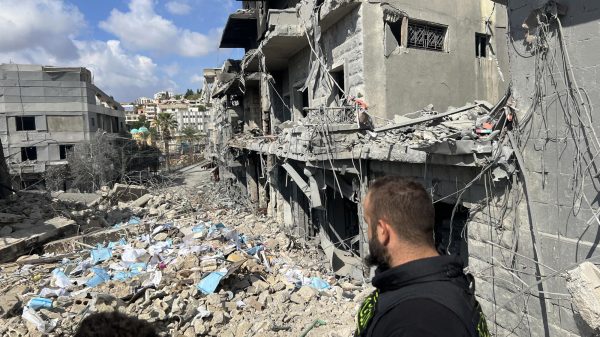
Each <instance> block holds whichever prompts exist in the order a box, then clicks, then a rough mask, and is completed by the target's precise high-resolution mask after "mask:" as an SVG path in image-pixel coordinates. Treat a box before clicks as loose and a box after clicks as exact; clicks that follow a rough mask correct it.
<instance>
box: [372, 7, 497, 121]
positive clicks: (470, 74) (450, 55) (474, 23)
mask: <svg viewBox="0 0 600 337" xmlns="http://www.w3.org/2000/svg"><path fill="white" fill-rule="evenodd" d="M388 2H389V4H390V6H393V7H395V8H397V9H399V10H401V11H404V12H405V13H406V15H407V16H408V21H409V22H411V20H415V21H422V22H430V23H433V24H438V25H443V26H446V27H447V33H446V39H445V49H444V51H431V50H424V49H416V48H407V47H404V46H401V47H398V48H397V49H396V50H395V51H394V52H392V53H391V55H389V56H387V57H386V56H385V48H384V45H385V36H384V31H385V26H384V20H383V9H382V6H380V4H377V3H375V4H371V3H365V4H364V5H363V7H364V23H363V24H364V27H366V30H365V34H364V50H365V57H364V64H365V78H366V87H367V95H366V98H367V102H370V103H371V105H370V112H371V113H374V114H375V115H378V116H380V117H384V118H390V119H391V118H393V116H394V114H406V113H410V112H413V111H416V110H419V109H421V108H423V107H425V106H427V105H428V104H433V105H434V108H435V109H437V110H439V111H445V110H446V109H447V108H448V106H462V105H464V104H465V102H468V101H473V100H476V99H483V100H488V101H490V102H495V101H497V100H498V98H499V97H501V95H502V94H504V92H505V88H506V86H507V84H508V79H505V82H502V80H501V75H500V73H499V71H498V69H499V68H500V69H503V70H502V73H504V72H505V71H506V66H507V64H506V60H507V59H506V48H505V42H504V36H505V31H506V28H505V27H506V23H505V22H506V19H505V14H504V13H503V6H501V5H496V7H495V8H494V5H493V3H492V2H490V1H488V0H480V1H466V0H462V1H439V0H438V1H425V2H423V1H419V2H415V1H400V0H394V1H388ZM488 18H490V21H491V25H490V27H491V30H490V29H487V28H486V25H485V23H484V22H485V21H486V20H487V19H488ZM475 33H488V34H490V35H492V36H491V39H490V41H491V46H492V48H493V50H494V52H495V54H492V55H488V57H487V58H477V57H476V55H475Z"/></svg>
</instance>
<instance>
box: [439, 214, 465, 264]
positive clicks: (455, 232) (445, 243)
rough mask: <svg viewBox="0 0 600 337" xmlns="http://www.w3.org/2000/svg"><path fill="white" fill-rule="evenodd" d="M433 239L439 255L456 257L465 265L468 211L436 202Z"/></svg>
mask: <svg viewBox="0 0 600 337" xmlns="http://www.w3.org/2000/svg"><path fill="white" fill-rule="evenodd" d="M434 206H435V226H434V238H435V246H436V248H437V250H438V252H440V253H441V254H451V255H457V256H459V257H460V258H461V259H463V262H464V263H465V265H467V262H468V257H469V252H468V246H467V233H466V227H465V225H466V224H467V220H468V219H469V209H468V208H466V207H463V206H462V205H460V204H458V205H455V204H450V203H445V202H436V203H435V204H434Z"/></svg>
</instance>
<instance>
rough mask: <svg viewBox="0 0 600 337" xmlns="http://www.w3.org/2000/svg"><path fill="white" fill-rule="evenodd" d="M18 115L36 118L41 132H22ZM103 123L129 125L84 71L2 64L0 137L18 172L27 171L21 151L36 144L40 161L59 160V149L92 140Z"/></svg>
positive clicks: (117, 107)
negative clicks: (17, 123) (18, 129)
mask: <svg viewBox="0 0 600 337" xmlns="http://www.w3.org/2000/svg"><path fill="white" fill-rule="evenodd" d="M18 116H33V117H35V124H36V125H35V126H36V130H31V131H17V130H16V122H15V120H16V117H18ZM114 118H117V119H116V120H115V119H114ZM101 119H105V120H111V123H109V124H107V125H111V128H109V129H108V130H105V131H108V132H112V131H113V130H116V127H114V126H118V128H119V129H123V128H124V126H125V116H124V112H123V110H122V108H121V107H120V105H119V104H118V103H116V102H114V100H112V98H110V97H109V96H108V95H106V94H105V93H104V92H102V91H101V90H100V89H98V88H97V87H96V86H95V85H94V84H92V83H91V75H90V73H89V71H88V70H86V69H85V68H56V67H42V66H38V65H16V64H2V65H0V137H2V143H3V147H4V152H5V153H8V154H9V155H11V156H10V157H9V159H8V162H9V163H12V164H13V165H12V168H14V169H15V170H17V171H18V170H21V169H22V168H23V166H21V165H17V164H18V163H20V161H21V156H20V151H21V147H29V146H35V147H36V148H37V154H38V156H37V157H38V158H37V163H45V162H48V161H59V160H60V156H59V152H58V150H57V149H58V146H59V145H60V144H73V143H77V142H81V141H84V140H86V139H89V138H90V137H91V136H92V134H93V133H94V132H96V130H97V129H98V127H99V126H100V125H102V124H101V122H102V121H101ZM115 132H116V131H115ZM38 166H39V165H38ZM39 167H43V165H42V166H39ZM39 167H38V168H36V170H39ZM13 171H14V170H13Z"/></svg>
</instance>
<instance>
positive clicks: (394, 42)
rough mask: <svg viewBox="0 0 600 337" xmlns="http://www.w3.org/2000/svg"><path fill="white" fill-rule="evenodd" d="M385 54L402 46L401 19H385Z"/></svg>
mask: <svg viewBox="0 0 600 337" xmlns="http://www.w3.org/2000/svg"><path fill="white" fill-rule="evenodd" d="M384 23H385V56H389V55H390V54H391V53H392V52H393V51H394V50H395V49H396V48H398V47H400V46H402V20H398V21H396V22H389V21H385V22H384Z"/></svg>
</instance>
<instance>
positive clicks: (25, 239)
mask: <svg viewBox="0 0 600 337" xmlns="http://www.w3.org/2000/svg"><path fill="white" fill-rule="evenodd" d="M76 232H77V223H76V222H75V221H73V220H70V219H67V218H64V217H56V218H52V219H49V220H46V221H45V222H44V223H42V224H40V225H38V226H33V227H30V228H25V229H20V230H16V231H14V232H12V233H10V234H8V235H6V236H3V237H0V263H4V262H10V261H14V260H16V259H17V258H18V257H19V256H21V255H25V254H28V253H29V252H31V250H32V249H34V248H36V247H39V246H41V245H42V244H44V243H46V242H49V241H52V240H54V239H57V238H60V237H62V236H65V235H72V234H75V233H76Z"/></svg>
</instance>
